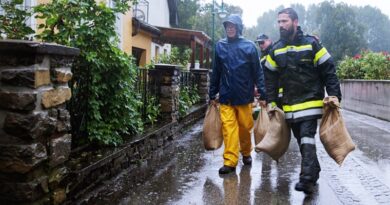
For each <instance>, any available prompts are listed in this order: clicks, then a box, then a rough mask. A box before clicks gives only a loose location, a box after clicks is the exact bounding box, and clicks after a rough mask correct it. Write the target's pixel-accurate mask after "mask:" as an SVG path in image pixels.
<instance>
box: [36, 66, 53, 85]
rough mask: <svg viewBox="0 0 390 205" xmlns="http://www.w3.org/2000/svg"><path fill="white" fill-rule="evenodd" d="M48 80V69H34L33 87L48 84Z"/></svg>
mask: <svg viewBox="0 0 390 205" xmlns="http://www.w3.org/2000/svg"><path fill="white" fill-rule="evenodd" d="M50 83H51V81H50V71H49V70H35V85H34V86H35V87H36V88H37V87H40V86H42V85H49V84H50Z"/></svg>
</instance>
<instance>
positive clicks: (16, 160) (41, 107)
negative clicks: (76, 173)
mask: <svg viewBox="0 0 390 205" xmlns="http://www.w3.org/2000/svg"><path fill="white" fill-rule="evenodd" d="M78 53H79V50H78V49H74V48H69V47H65V46H60V45H55V44H45V43H40V42H32V41H12V40H6V41H0V139H1V140H0V159H1V163H0V178H1V179H2V180H1V181H0V201H2V202H3V203H5V204H15V203H21V204H48V202H49V203H50V204H60V203H62V202H64V200H65V199H66V188H67V187H66V186H65V185H64V183H63V181H64V180H65V176H66V175H67V169H66V168H65V166H64V162H65V161H66V160H68V157H69V154H70V151H71V142H72V136H71V134H70V129H71V125H70V116H69V112H68V110H67V109H66V106H65V103H66V102H67V101H68V100H69V99H70V98H71V91H70V88H69V86H68V81H69V80H70V79H71V78H72V72H71V65H72V63H73V59H74V57H75V56H77V55H78Z"/></svg>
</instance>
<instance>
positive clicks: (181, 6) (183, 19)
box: [177, 0, 200, 29]
mask: <svg viewBox="0 0 390 205" xmlns="http://www.w3.org/2000/svg"><path fill="white" fill-rule="evenodd" d="M199 9H200V3H199V0H181V1H178V4H177V12H178V16H179V25H178V27H179V28H184V29H192V25H193V21H194V19H195V17H196V14H197V12H198V11H199Z"/></svg>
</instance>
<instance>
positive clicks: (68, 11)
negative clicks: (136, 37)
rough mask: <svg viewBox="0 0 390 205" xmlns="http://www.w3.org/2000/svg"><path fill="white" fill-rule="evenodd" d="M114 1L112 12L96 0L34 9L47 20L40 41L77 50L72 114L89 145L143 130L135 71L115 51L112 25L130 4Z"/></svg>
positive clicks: (58, 0) (61, 1)
mask: <svg viewBox="0 0 390 205" xmlns="http://www.w3.org/2000/svg"><path fill="white" fill-rule="evenodd" d="M114 1H115V3H116V4H115V5H116V6H115V8H108V7H107V6H106V5H105V4H104V3H96V2H97V1H95V0H53V1H51V3H48V4H42V5H39V6H37V7H36V8H35V11H36V12H37V13H38V18H41V19H44V20H45V23H44V24H40V25H39V29H41V30H42V32H41V33H40V34H39V35H37V37H38V38H40V39H42V40H44V41H49V42H56V43H59V44H63V45H68V46H72V47H77V48H79V49H80V56H79V57H78V58H77V60H76V62H75V63H74V65H73V68H72V71H73V73H74V79H73V83H72V85H71V87H72V95H73V97H72V100H71V102H70V112H71V114H77V113H79V112H84V113H83V115H84V116H83V119H86V120H83V121H82V123H83V124H82V125H81V128H80V129H82V130H84V131H85V132H86V133H87V134H88V139H89V140H90V141H93V142H98V143H99V144H106V145H118V144H120V143H121V142H122V141H123V139H122V136H125V135H128V134H133V133H139V132H141V131H142V129H143V122H142V119H141V114H140V113H139V111H138V107H140V105H141V104H142V102H141V101H140V100H139V99H140V97H139V96H138V93H137V92H136V91H135V88H134V85H135V79H136V69H137V67H136V65H135V64H134V63H133V61H132V58H131V57H130V56H128V55H127V54H126V53H124V52H123V51H121V50H120V49H119V48H118V46H117V45H118V38H117V35H116V33H115V27H114V25H115V18H116V17H115V13H116V12H122V13H123V12H125V11H127V10H128V9H129V6H128V4H127V1H123V2H122V1H121V0H114ZM73 117H74V115H72V120H74V119H73ZM72 124H73V122H72ZM80 141H82V139H80Z"/></svg>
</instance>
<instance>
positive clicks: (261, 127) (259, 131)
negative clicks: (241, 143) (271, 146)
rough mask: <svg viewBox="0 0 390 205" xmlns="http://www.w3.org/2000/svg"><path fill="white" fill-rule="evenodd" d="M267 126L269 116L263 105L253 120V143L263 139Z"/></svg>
mask: <svg viewBox="0 0 390 205" xmlns="http://www.w3.org/2000/svg"><path fill="white" fill-rule="evenodd" d="M268 127H269V117H268V113H267V110H266V108H265V107H260V111H259V114H258V116H257V119H256V121H255V126H254V128H253V134H254V136H255V144H259V142H261V140H263V138H264V136H265V134H266V133H267V130H268Z"/></svg>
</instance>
